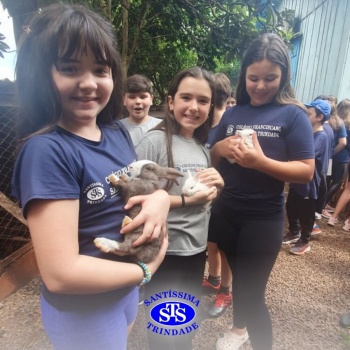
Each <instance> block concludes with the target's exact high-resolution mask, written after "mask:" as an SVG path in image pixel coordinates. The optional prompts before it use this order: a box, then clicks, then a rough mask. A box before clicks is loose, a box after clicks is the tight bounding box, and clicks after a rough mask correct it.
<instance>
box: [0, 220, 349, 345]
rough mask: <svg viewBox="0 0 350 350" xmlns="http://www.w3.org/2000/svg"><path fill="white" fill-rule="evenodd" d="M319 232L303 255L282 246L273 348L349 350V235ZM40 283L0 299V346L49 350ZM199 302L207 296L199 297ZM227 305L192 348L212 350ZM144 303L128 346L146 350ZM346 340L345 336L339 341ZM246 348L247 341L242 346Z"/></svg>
mask: <svg viewBox="0 0 350 350" xmlns="http://www.w3.org/2000/svg"><path fill="white" fill-rule="evenodd" d="M319 224H320V226H321V229H322V233H321V234H320V235H318V236H316V237H314V238H313V239H312V242H311V244H312V249H311V252H310V253H309V254H307V255H305V256H301V257H298V256H294V255H291V254H289V252H288V248H287V247H282V249H281V252H280V254H279V256H278V260H277V263H276V265H275V267H274V270H273V273H272V276H271V278H270V281H269V285H268V289H267V295H266V299H267V303H268V306H269V308H270V310H271V316H272V321H273V327H274V328H273V329H274V346H273V349H274V350H348V349H350V331H347V330H344V329H342V328H341V327H340V326H339V317H340V315H341V314H343V313H344V312H346V311H348V312H349V311H350V233H349V232H345V231H343V230H342V224H339V225H337V226H336V227H335V228H331V227H329V226H327V224H326V220H325V219H322V220H320V221H319ZM38 295H39V281H38V279H35V280H33V281H32V282H31V283H30V284H28V285H27V286H26V287H25V288H23V289H21V290H20V291H18V292H17V293H15V294H13V295H12V296H10V297H8V298H7V299H5V300H4V301H3V302H1V303H0V349H1V350H24V349H35V350H51V349H52V347H51V346H50V345H49V343H48V341H47V338H46V336H45V333H44V331H43V328H42V325H41V320H40V310H39V301H38ZM203 303H204V304H207V303H208V298H204V300H203ZM231 314H232V308H229V309H228V310H227V312H226V313H225V314H224V315H222V316H221V317H219V318H217V319H207V320H205V321H203V323H202V324H201V327H200V331H199V332H198V333H197V335H196V337H195V341H194V346H195V349H196V350H214V349H215V342H216V339H217V336H218V334H219V333H220V332H222V331H225V330H226V328H227V326H228V325H229V324H230V323H231ZM145 337H146V329H145V323H144V314H143V307H142V306H140V308H139V314H138V318H137V322H136V324H135V326H134V329H133V332H132V334H131V337H130V340H129V346H128V350H147V349H148V348H147V345H146V338H145ZM344 338H345V339H344ZM248 349H251V347H250V345H249V344H246V345H245V346H244V350H248Z"/></svg>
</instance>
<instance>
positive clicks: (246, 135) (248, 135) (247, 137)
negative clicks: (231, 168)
mask: <svg viewBox="0 0 350 350" xmlns="http://www.w3.org/2000/svg"><path fill="white" fill-rule="evenodd" d="M253 133H254V130H253V129H242V130H236V135H239V136H240V137H241V138H242V139H243V142H244V143H245V145H246V146H247V147H248V148H250V149H252V148H253V138H252V136H253ZM227 160H228V161H229V162H230V163H231V164H233V163H236V160H235V159H232V158H230V159H227Z"/></svg>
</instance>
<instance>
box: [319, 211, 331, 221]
mask: <svg viewBox="0 0 350 350" xmlns="http://www.w3.org/2000/svg"><path fill="white" fill-rule="evenodd" d="M321 215H322V216H323V217H324V218H326V219H329V218H331V217H332V213H330V212H329V211H328V210H327V209H324V210H322V214H321Z"/></svg>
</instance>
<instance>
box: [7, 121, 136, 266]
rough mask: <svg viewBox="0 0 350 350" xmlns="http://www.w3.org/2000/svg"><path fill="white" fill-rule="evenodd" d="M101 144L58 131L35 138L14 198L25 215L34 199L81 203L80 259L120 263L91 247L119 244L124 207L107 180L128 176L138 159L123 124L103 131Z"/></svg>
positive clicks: (22, 160) (19, 170) (27, 147)
mask: <svg viewBox="0 0 350 350" xmlns="http://www.w3.org/2000/svg"><path fill="white" fill-rule="evenodd" d="M100 129H101V131H102V139H101V141H99V142H95V141H90V140H87V139H84V138H82V137H79V136H77V135H74V134H72V133H70V132H68V131H66V130H64V129H62V128H60V127H56V128H55V129H54V130H53V131H51V132H48V133H45V134H42V135H37V136H34V137H31V138H30V139H29V140H28V141H27V142H26V143H25V144H24V146H23V147H22V149H21V151H20V153H19V155H18V157H17V160H16V163H15V167H14V173H13V179H12V191H13V195H14V196H15V197H16V198H17V199H18V200H19V202H20V205H21V207H22V210H23V214H24V216H26V209H27V205H28V203H29V202H30V201H31V200H34V199H79V201H80V210H79V228H78V230H79V247H80V251H79V253H80V254H84V255H89V256H95V257H101V258H104V259H106V258H107V259H112V260H117V257H116V255H112V254H105V253H103V252H101V251H100V250H99V249H97V248H96V247H95V245H94V243H93V241H94V239H95V238H96V237H97V236H103V237H107V238H110V239H114V240H120V239H121V238H122V235H121V234H120V233H119V231H120V229H121V222H122V219H123V217H124V215H125V211H124V209H123V207H124V202H123V199H122V197H121V196H120V194H119V193H117V192H116V190H115V189H114V187H113V186H112V185H111V184H110V182H109V180H108V176H109V175H110V174H111V173H112V172H113V173H115V174H116V175H120V174H122V173H126V172H127V171H128V165H129V164H130V163H132V162H133V161H135V160H136V158H137V156H136V153H135V150H134V146H133V144H132V142H131V139H130V137H129V134H128V133H127V131H126V130H125V129H124V127H122V126H121V125H120V124H119V123H118V124H116V125H115V126H110V127H107V126H101V127H100Z"/></svg>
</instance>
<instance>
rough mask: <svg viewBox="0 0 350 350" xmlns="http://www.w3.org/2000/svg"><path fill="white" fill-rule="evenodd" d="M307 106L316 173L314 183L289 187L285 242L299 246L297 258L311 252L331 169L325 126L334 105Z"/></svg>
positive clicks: (315, 103) (317, 102)
mask: <svg viewBox="0 0 350 350" xmlns="http://www.w3.org/2000/svg"><path fill="white" fill-rule="evenodd" d="M305 106H306V107H307V109H308V115H309V119H310V123H311V126H312V129H313V131H314V145H315V172H314V177H313V179H312V181H310V182H309V183H307V184H298V183H291V184H289V193H288V198H287V202H286V210H287V217H288V223H289V232H288V233H287V235H286V236H285V237H284V238H283V243H284V244H290V243H295V245H294V246H293V247H292V248H291V249H290V250H289V251H290V253H292V254H296V255H302V254H304V253H307V252H309V251H310V249H311V247H310V245H309V241H310V238H311V233H312V229H313V225H314V221H315V211H316V203H317V198H318V192H319V187H320V184H321V183H322V182H325V180H326V171H327V168H328V137H327V134H326V133H325V131H324V130H323V123H324V122H325V121H327V120H328V119H329V116H330V112H331V108H330V105H329V104H328V103H327V102H326V101H324V100H314V101H312V102H311V103H309V104H305Z"/></svg>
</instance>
